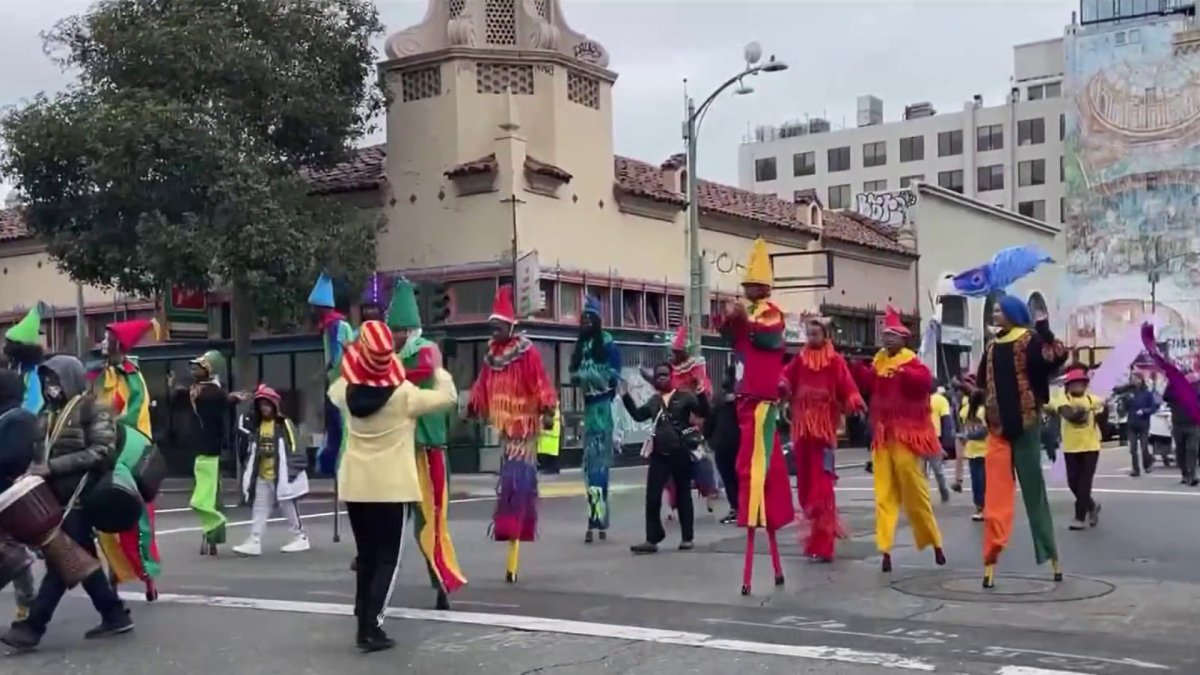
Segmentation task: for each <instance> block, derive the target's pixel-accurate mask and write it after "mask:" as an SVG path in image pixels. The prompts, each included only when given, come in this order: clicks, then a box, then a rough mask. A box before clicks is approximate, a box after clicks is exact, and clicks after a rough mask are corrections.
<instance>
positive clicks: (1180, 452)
mask: <svg viewBox="0 0 1200 675" xmlns="http://www.w3.org/2000/svg"><path fill="white" fill-rule="evenodd" d="M1187 381H1188V383H1189V384H1190V386H1192V387H1193V388H1195V389H1196V390H1197V391H1198V392H1200V374H1198V373H1196V372H1195V371H1193V372H1191V373H1189V374H1188V375H1187ZM1163 400H1165V401H1166V403H1167V408H1168V409H1170V411H1171V436H1172V437H1173V438H1174V441H1175V460H1176V461H1175V463H1176V464H1178V465H1179V475H1180V483H1182V484H1184V485H1188V486H1191V487H1195V486H1197V485H1200V478H1197V476H1196V463H1197V455H1198V454H1200V426H1197V422H1196V420H1194V419H1192V416H1191V415H1189V414H1188V412H1187V408H1186V407H1185V406H1184V404H1183V402H1182V400H1181V396H1180V395H1179V393H1178V392H1176V391H1175V389H1174V386H1173V385H1168V386H1167V391H1166V393H1165V394H1164V395H1163Z"/></svg>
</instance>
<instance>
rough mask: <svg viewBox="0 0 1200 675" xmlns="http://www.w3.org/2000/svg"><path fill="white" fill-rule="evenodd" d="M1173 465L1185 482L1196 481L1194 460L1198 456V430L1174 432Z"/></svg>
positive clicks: (1187, 428) (1199, 441) (1199, 452)
mask: <svg viewBox="0 0 1200 675" xmlns="http://www.w3.org/2000/svg"><path fill="white" fill-rule="evenodd" d="M1174 436H1175V463H1176V464H1178V465H1179V473H1180V474H1181V475H1182V476H1183V479H1184V480H1186V481H1189V482H1190V481H1193V480H1195V479H1196V460H1197V457H1196V456H1197V455H1198V454H1200V428H1196V427H1184V428H1182V429H1178V430H1176V431H1175V432H1174Z"/></svg>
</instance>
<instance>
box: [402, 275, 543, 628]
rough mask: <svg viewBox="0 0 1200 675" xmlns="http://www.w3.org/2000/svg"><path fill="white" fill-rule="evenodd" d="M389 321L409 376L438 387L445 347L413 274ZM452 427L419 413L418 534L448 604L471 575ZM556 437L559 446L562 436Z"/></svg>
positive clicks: (441, 602) (435, 415)
mask: <svg viewBox="0 0 1200 675" xmlns="http://www.w3.org/2000/svg"><path fill="white" fill-rule="evenodd" d="M387 323H388V328H391V329H392V337H393V339H394V340H395V341H396V346H397V347H398V348H399V349H400V363H401V365H403V366H404V370H405V379H407V380H409V381H410V382H412V383H413V384H415V385H417V387H419V388H421V389H424V390H432V389H436V388H437V379H436V378H435V377H434V375H435V374H436V373H437V369H438V368H439V367H440V364H441V363H442V350H441V349H439V348H438V346H437V345H436V344H435V343H434V342H433V341H432V340H427V339H425V337H423V336H422V335H421V311H420V308H419V307H418V306H417V291H416V287H415V286H413V284H412V282H410V281H408V280H407V279H403V278H401V279H397V280H396V282H395V284H394V286H393V288H392V302H391V305H389V307H388V314H387ZM449 428H450V411H448V410H435V411H433V412H431V413H429V414H427V415H422V416H421V417H419V418H417V428H416V432H415V435H414V437H413V439H414V442H415V443H416V450H417V475H418V477H419V478H420V479H421V501H420V502H419V503H418V504H417V506H416V508H415V509H413V516H414V520H416V527H415V528H413V535H414V536H415V537H416V538H417V545H418V547H419V548H420V550H421V554H422V555H424V556H425V566H426V568H427V569H428V571H429V582H430V585H432V586H433V589H434V591H435V592H436V594H437V595H436V599H435V601H434V602H435V604H434V606H435V607H436V608H437V609H442V610H446V609H450V597H449V596H450V594H451V593H454V592H456V591H458V590H459V589H461V588H462V587H463V586H465V585H466V584H467V577H466V575H464V574H463V571H462V569H461V568H459V566H458V555H457V554H456V553H455V550H454V541H453V540H452V539H451V538H450V527H449V509H450V464H449V462H448V461H447V460H446V443H447V441H448V440H449V437H448V431H449ZM554 441H555V451H556V452H557V448H558V439H557V437H556V438H555V439H554Z"/></svg>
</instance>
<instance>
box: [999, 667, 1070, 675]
mask: <svg viewBox="0 0 1200 675" xmlns="http://www.w3.org/2000/svg"><path fill="white" fill-rule="evenodd" d="M996 675H1084V674H1083V673H1080V672H1079V671H1075V670H1049V669H1046V668H1029V667H1026V666H1003V667H1002V668H1000V670H997V671H996Z"/></svg>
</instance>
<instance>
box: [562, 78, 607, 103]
mask: <svg viewBox="0 0 1200 675" xmlns="http://www.w3.org/2000/svg"><path fill="white" fill-rule="evenodd" d="M567 100H568V101H571V102H572V103H578V104H579V105H585V106H587V107H589V108H592V109H594V110H599V109H600V81H599V80H596V79H593V78H590V77H588V76H587V75H581V74H579V73H577V72H575V71H573V70H568V71H567Z"/></svg>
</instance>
